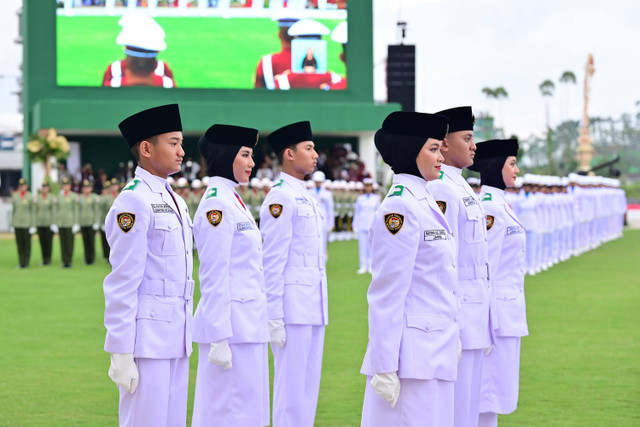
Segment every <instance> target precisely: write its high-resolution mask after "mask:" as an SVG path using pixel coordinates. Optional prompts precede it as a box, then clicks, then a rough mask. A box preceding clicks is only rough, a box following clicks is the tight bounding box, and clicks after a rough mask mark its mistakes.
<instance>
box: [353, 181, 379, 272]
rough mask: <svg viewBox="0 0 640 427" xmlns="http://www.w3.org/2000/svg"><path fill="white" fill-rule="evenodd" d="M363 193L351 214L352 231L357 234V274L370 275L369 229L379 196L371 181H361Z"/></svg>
mask: <svg viewBox="0 0 640 427" xmlns="http://www.w3.org/2000/svg"><path fill="white" fill-rule="evenodd" d="M363 184H364V193H362V194H360V195H359V196H358V198H357V199H356V203H355V207H354V212H353V225H352V226H353V231H355V232H356V233H358V248H359V254H360V269H359V270H358V274H364V273H371V247H370V246H369V228H370V227H371V222H372V221H373V216H374V215H375V213H376V210H377V209H378V206H380V195H379V194H376V193H374V192H373V179H372V178H365V179H364V180H363Z"/></svg>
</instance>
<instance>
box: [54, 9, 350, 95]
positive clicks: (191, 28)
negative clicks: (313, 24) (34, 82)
mask: <svg viewBox="0 0 640 427" xmlns="http://www.w3.org/2000/svg"><path fill="white" fill-rule="evenodd" d="M119 18H120V17H118V16H73V17H69V16H58V17H57V21H56V24H57V28H56V31H57V40H56V41H57V43H56V49H57V73H58V74H57V82H58V85H60V86H101V85H102V77H103V75H104V72H105V70H106V69H107V67H108V66H109V64H111V63H112V62H113V61H115V60H118V59H124V53H123V47H122V46H119V45H117V44H116V37H117V36H118V33H119V32H120V29H121V27H120V26H119V25H118V20H119ZM156 21H157V22H158V24H160V25H161V26H162V27H163V29H164V31H165V33H166V38H165V40H166V42H167V50H165V51H163V52H161V53H160V54H159V55H158V59H162V60H163V61H166V62H167V64H169V66H170V67H171V69H172V70H173V75H174V78H175V81H176V86H177V87H181V88H229V89H253V83H254V78H255V71H256V66H257V65H258V62H259V61H260V58H262V56H263V55H266V54H269V53H273V52H278V51H279V50H280V40H279V39H278V28H277V24H276V23H275V22H273V21H271V19H269V18H235V19H224V18H213V17H209V18H202V17H188V18H185V17H159V18H156ZM318 21H320V22H322V23H323V24H324V25H326V26H327V27H328V28H329V29H331V30H333V29H334V28H335V27H336V25H338V23H339V22H340V21H338V20H326V19H325V20H323V19H319V20H318ZM324 39H325V40H327V62H328V68H329V70H331V71H334V72H336V73H338V74H340V75H342V76H344V75H345V74H346V71H345V65H344V63H343V62H342V61H341V60H340V58H339V55H340V54H341V53H342V45H340V44H338V43H335V42H333V41H331V39H330V38H329V37H328V36H325V37H324Z"/></svg>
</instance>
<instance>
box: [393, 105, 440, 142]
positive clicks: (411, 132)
mask: <svg viewBox="0 0 640 427" xmlns="http://www.w3.org/2000/svg"><path fill="white" fill-rule="evenodd" d="M447 125H448V120H447V118H446V117H442V116H438V115H436V114H427V113H415V112H405V111H394V112H393V113H391V114H389V115H388V116H387V118H386V119H384V122H382V130H383V131H384V132H385V133H387V134H391V135H408V136H418V137H421V138H425V141H426V139H427V138H434V139H438V140H441V139H443V138H444V137H445V136H446V135H447V129H448V127H447Z"/></svg>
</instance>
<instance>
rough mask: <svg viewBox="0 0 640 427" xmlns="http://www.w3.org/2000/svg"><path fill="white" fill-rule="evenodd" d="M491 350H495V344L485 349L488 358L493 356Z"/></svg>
mask: <svg viewBox="0 0 640 427" xmlns="http://www.w3.org/2000/svg"><path fill="white" fill-rule="evenodd" d="M491 350H493V344H491V345H490V346H489V347H487V348H485V349H484V355H485V356H488V355H490V354H491Z"/></svg>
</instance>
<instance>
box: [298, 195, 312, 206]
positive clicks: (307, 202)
mask: <svg viewBox="0 0 640 427" xmlns="http://www.w3.org/2000/svg"><path fill="white" fill-rule="evenodd" d="M296 203H297V204H299V205H309V206H311V202H309V201H308V200H307V199H305V198H304V197H296Z"/></svg>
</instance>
